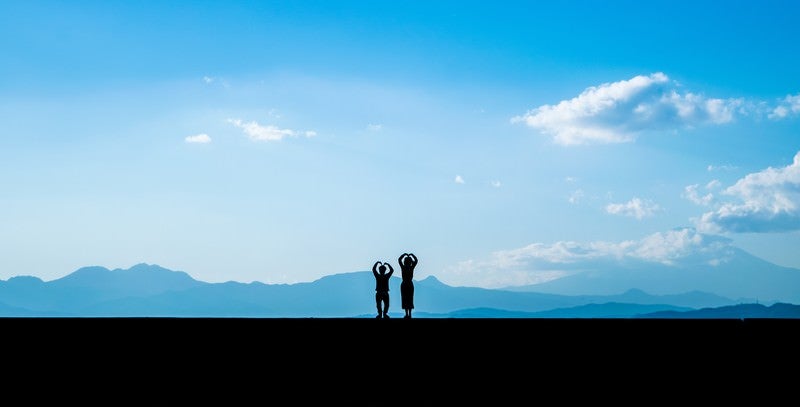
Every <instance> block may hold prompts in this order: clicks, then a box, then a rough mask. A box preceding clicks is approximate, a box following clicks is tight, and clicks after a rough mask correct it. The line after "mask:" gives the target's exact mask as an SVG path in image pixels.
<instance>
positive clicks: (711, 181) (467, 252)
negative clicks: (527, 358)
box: [0, 1, 800, 286]
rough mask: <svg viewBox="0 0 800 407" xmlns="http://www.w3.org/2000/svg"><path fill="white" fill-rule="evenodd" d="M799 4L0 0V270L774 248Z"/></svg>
mask: <svg viewBox="0 0 800 407" xmlns="http://www.w3.org/2000/svg"><path fill="white" fill-rule="evenodd" d="M798 19H800V5H798V4H797V2H791V1H786V2H777V1H766V2H736V1H734V2H726V3H725V4H720V3H719V2H710V1H709V2H696V1H693V2H688V1H687V2H673V1H670V2H658V1H654V2H634V1H630V2H627V1H617V2H612V3H609V2H600V1H571V2H570V1H567V2H553V3H552V4H537V3H536V2H501V3H497V2H465V1H459V2H446V1H439V2H421V1H420V2H375V1H372V2H367V1H360V2H350V1H337V2H331V1H319V2H314V1H303V2H268V1H258V2H255V1H254V2H242V1H226V2H213V1H208V2H204V1H192V2H188V1H187V2H156V1H153V2H147V1H145V2H116V1H72V2H47V1H44V2H42V1H6V2H2V3H0V183H1V184H2V185H3V188H2V189H0V222H2V224H3V227H2V228H0V278H8V277H10V276H14V275H20V274H30V275H36V276H40V277H42V278H44V279H46V280H48V279H52V278H57V277H60V276H63V275H65V274H67V273H69V272H71V271H73V270H74V269H76V268H78V267H81V266H86V265H102V266H106V267H110V268H115V267H124V268H127V267H129V266H131V265H133V264H136V263H140V262H147V263H156V264H160V265H162V266H164V267H169V268H172V269H179V270H185V271H187V272H189V273H190V274H192V275H193V276H195V277H196V278H199V279H203V280H206V281H228V280H237V281H253V280H258V281H263V282H270V283H284V282H286V283H290V282H297V281H310V280H313V279H316V278H318V277H320V276H324V275H327V274H333V273H340V272H349V271H355V270H365V269H368V268H369V267H370V266H371V265H372V263H373V262H374V261H376V260H390V261H394V260H395V259H396V258H397V257H398V256H399V255H400V254H401V253H403V252H414V253H416V254H417V255H418V257H419V258H420V267H419V269H418V276H417V277H418V278H422V277H424V276H426V275H436V276H439V277H440V278H442V279H443V280H444V281H445V282H449V283H452V284H456V285H481V286H502V285H509V284H522V283H530V282H535V281H539V280H540V279H541V278H543V277H542V276H545V277H544V278H546V276H547V275H548V274H547V270H538V271H536V270H535V271H532V272H528V273H523V274H521V275H520V274H514V275H513V276H510V275H508V274H507V273H506V274H503V272H504V268H503V264H502V261H501V262H499V263H498V262H495V263H492V261H491V260H487V259H498V258H504V257H503V256H497V254H498V253H506V254H507V253H516V252H514V250H518V249H520V248H526V247H528V248H530V247H536V248H550V249H552V248H557V247H560V246H559V243H560V242H561V243H563V242H581V243H582V244H584V243H585V244H595V245H594V246H592V247H612V246H613V247H623V246H624V247H633V246H630V245H628V246H626V245H625V244H624V242H637V243H636V244H637V245H641V244H643V243H642V242H651V241H652V239H651V240H647V239H648V238H652V237H653V236H657V237H674V236H678V237H679V238H678V239H677V240H675V239H671V238H668V239H662V240H663V241H664V242H673V243H675V242H678V243H675V244H680V242H683V240H681V239H684V238H686V239H692V236H694V234H693V233H695V232H697V233H703V234H710V235H721V236H724V237H726V238H728V239H731V241H732V242H733V244H735V245H736V246H738V247H741V248H743V249H745V250H747V251H750V252H751V253H753V254H755V255H758V256H760V257H763V258H764V259H767V260H769V261H772V262H775V263H777V264H780V265H784V266H790V267H799V268H800V254H799V253H800V252H798V251H797V250H796V248H797V247H800V233H799V232H798V229H800V163H798V161H797V160H798V158H796V155H797V154H798V152H800V75H798V73H800V71H798V66H800V44H798V42H797V38H800V25H798V24H797V21H798ZM686 230H691V231H692V232H691V233H688V234H687V233H684V232H680V233H677V232H675V231H686ZM676 233H677V234H676ZM662 240H658V241H659V242H661V241H662ZM598 242H607V243H609V244H610V245H611V246H604V245H602V244H600V245H599V246H598V244H599V243H598ZM664 244H669V243H664ZM531 245H534V246H531ZM620 245H621V246H620ZM662 246H663V245H662ZM635 247H640V246H635ZM641 247H649V246H646V245H645V246H641ZM647 253H651V252H649V251H648V252H647ZM529 254H530V253H529ZM490 263H491V264H490ZM487 264H490V265H488V266H487ZM472 265H480V267H478V266H475V267H472Z"/></svg>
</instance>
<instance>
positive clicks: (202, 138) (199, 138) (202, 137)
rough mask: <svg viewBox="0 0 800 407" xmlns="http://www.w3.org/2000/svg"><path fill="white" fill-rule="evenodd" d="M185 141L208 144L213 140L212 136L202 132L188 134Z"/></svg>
mask: <svg viewBox="0 0 800 407" xmlns="http://www.w3.org/2000/svg"><path fill="white" fill-rule="evenodd" d="M183 141H184V142H186V143H198V144H207V143H210V142H211V137H209V136H208V134H205V133H201V134H195V135H194V136H186V138H184V139H183Z"/></svg>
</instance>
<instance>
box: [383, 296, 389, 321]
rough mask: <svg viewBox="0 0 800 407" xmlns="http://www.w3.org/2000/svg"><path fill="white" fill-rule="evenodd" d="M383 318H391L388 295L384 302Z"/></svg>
mask: <svg viewBox="0 0 800 407" xmlns="http://www.w3.org/2000/svg"><path fill="white" fill-rule="evenodd" d="M383 317H384V318H389V296H388V295H387V296H386V298H384V300H383Z"/></svg>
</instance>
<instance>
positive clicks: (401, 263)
mask: <svg viewBox="0 0 800 407" xmlns="http://www.w3.org/2000/svg"><path fill="white" fill-rule="evenodd" d="M406 256H408V253H403V254H401V255H400V257H398V258H397V264H399V265H400V266H402V265H403V257H406Z"/></svg>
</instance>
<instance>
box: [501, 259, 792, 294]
mask: <svg viewBox="0 0 800 407" xmlns="http://www.w3.org/2000/svg"><path fill="white" fill-rule="evenodd" d="M721 250H724V253H721V254H719V255H718V257H720V258H724V259H725V261H723V262H720V263H713V262H709V261H708V259H709V258H711V257H713V256H710V255H708V254H704V256H703V257H698V256H687V257H684V258H679V259H675V260H674V261H673V262H672V264H662V263H656V262H648V261H643V260H636V259H631V258H624V259H613V260H609V259H601V260H593V259H588V260H581V261H576V262H574V263H571V264H570V265H569V266H570V268H571V269H572V270H575V271H577V272H576V273H575V274H572V275H569V276H566V277H563V278H559V279H556V280H552V281H548V282H545V283H541V284H534V285H527V286H519V287H508V288H506V289H507V290H511V291H534V292H539V293H551V294H561V295H587V294H591V295H611V294H614V293H619V292H623V291H625V290H628V289H631V288H636V289H641V290H644V291H646V292H648V293H651V294H672V293H684V292H688V291H701V292H713V293H715V294H718V295H721V296H724V297H727V298H736V299H740V300H741V301H740V302H743V301H747V302H755V301H756V300H758V301H761V302H776V301H783V302H790V303H800V290H798V287H800V270H798V269H794V268H789V267H781V266H778V265H776V264H773V263H770V262H768V261H765V260H763V259H760V258H758V257H756V256H753V255H751V254H749V253H747V252H745V251H743V250H741V249H738V248H736V247H733V246H726V247H724V249H721Z"/></svg>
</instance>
